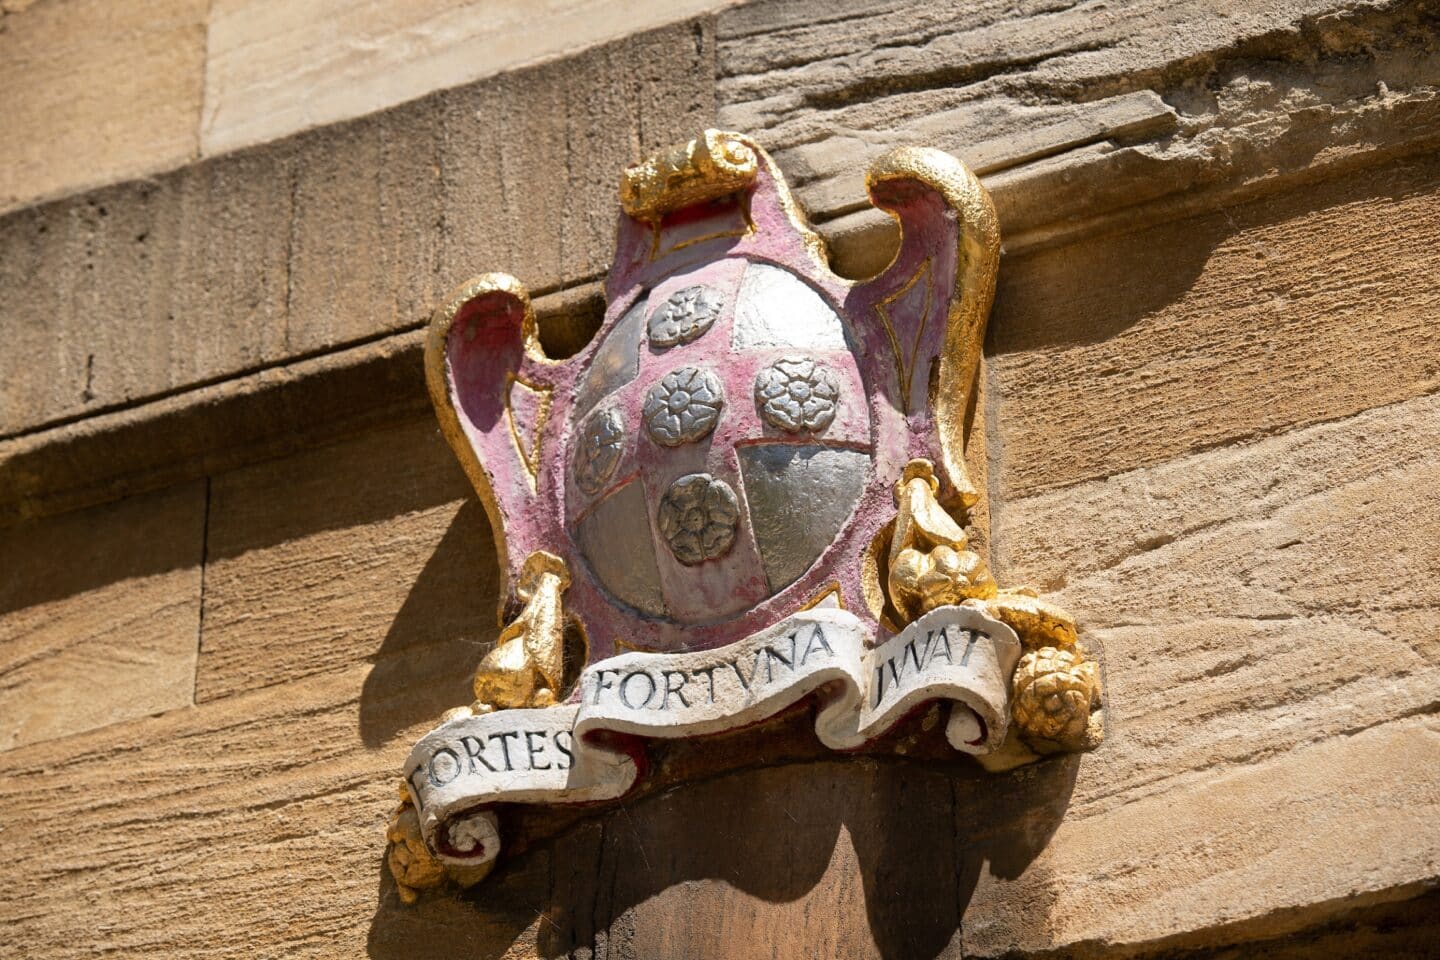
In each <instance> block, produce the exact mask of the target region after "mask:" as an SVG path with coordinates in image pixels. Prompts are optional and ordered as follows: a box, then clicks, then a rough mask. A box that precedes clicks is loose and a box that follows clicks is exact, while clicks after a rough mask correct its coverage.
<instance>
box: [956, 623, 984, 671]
mask: <svg viewBox="0 0 1440 960" xmlns="http://www.w3.org/2000/svg"><path fill="white" fill-rule="evenodd" d="M981 636H982V634H981V633H980V632H979V631H978V630H971V631H970V639H969V641H967V642H966V644H965V653H964V654H962V655H961V657H960V666H962V667H963V666H965V665H966V664H967V663H969V662H970V653H971V651H973V650H974V649H975V642H976V641H977V640H979V639H980V637H981Z"/></svg>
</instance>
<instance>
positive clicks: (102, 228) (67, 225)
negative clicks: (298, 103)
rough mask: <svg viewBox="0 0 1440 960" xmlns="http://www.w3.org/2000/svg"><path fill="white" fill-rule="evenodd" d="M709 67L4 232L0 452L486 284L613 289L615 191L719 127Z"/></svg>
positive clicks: (535, 77)
mask: <svg viewBox="0 0 1440 960" xmlns="http://www.w3.org/2000/svg"><path fill="white" fill-rule="evenodd" d="M713 57H714V43H713V40H712V39H711V38H710V34H709V33H708V31H707V30H706V29H705V28H704V27H703V25H692V24H680V25H676V26H673V27H668V28H663V29H660V30H657V31H654V32H651V33H645V34H640V35H637V36H634V37H630V38H627V39H625V40H621V41H617V42H616V43H613V44H610V45H608V46H604V47H599V48H597V49H595V50H592V51H590V52H588V53H585V54H583V55H580V56H578V57H574V58H570V59H566V60H561V61H556V62H554V63H549V64H545V65H542V66H538V67H534V68H531V69H528V70H523V71H519V72H516V73H511V74H506V75H504V76H502V77H498V78H495V79H493V80H489V81H484V82H481V83H478V84H475V85H472V86H470V87H462V88H459V89H456V90H451V91H446V92H443V93H438V94H435V95H434V96H432V97H430V98H427V99H425V100H421V101H419V102H416V103H412V104H407V105H405V106H402V107H397V108H395V109H393V110H391V111H389V112H387V113H384V114H379V115H376V116H374V117H369V118H366V119H363V120H359V121H355V122H354V123H351V124H348V125H343V126H339V127H331V128H326V129H324V130H321V131H317V132H314V133H311V134H306V135H304V136H301V137H297V138H293V139H291V140H286V141H281V142H278V143H275V144H271V145H267V146H264V147H259V148H256V149H254V150H249V151H243V152H240V153H236V154H232V155H229V156H225V157H221V158H217V159H211V160H207V161H204V162H201V163H199V164H196V165H193V166H191V167H187V168H185V169H183V170H180V171H177V172H175V173H172V174H169V175H166V176H164V177H160V178H158V179H157V180H154V181H147V182H140V183H132V184H125V185H121V186H117V187H112V188H108V189H106V190H102V191H97V192H96V193H93V194H91V195H89V196H85V197H80V198H74V199H70V200H65V201H61V202H57V203H54V204H50V205H48V206H45V207H40V208H35V209H31V210H24V211H20V212H17V213H15V214H12V215H10V216H8V217H6V218H4V219H3V220H0V288H3V290H4V295H3V299H0V327H3V329H4V330H5V332H6V335H7V337H8V339H9V343H8V344H7V345H8V346H10V347H11V349H8V350H6V351H5V352H4V354H3V355H0V391H3V392H0V435H10V434H15V433H19V432H22V431H26V430H33V429H35V428H37V427H39V426H42V425H46V424H53V423H55V422H57V421H62V420H66V419H70V418H74V417H79V416H84V415H89V414H94V413H96V412H99V411H108V410H112V409H115V408H117V407H123V406H128V405H132V404H135V403H137V402H140V401H144V400H149V399H155V398H157V397H161V396H164V395H166V394H168V393H171V392H174V391H178V390H182V389H187V388H194V387H197V386H201V385H203V384H206V383H210V382H214V381H217V380H222V379H227V378H231V377H234V376H237V375H241V374H245V373H248V372H252V371H255V370H257V369H265V368H268V367H272V366H275V365H278V364H282V363H286V362H292V361H295V360H297V359H300V358H303V357H306V356H309V355H311V354H314V353H316V352H319V351H323V350H334V349H336V348H340V347H344V346H346V345H349V344H354V343H356V342H357V341H364V340H367V339H371V338H374V337H376V336H378V335H382V334H386V333H391V332H395V331H400V330H407V329H414V328H416V327H418V326H420V325H421V324H422V323H423V322H424V321H425V320H426V313H427V311H428V309H429V306H430V305H431V304H433V303H434V302H436V301H438V300H439V299H440V298H441V297H442V296H443V295H444V293H445V291H446V290H447V289H448V288H449V287H452V286H454V285H456V284H458V283H460V282H461V281H463V280H465V279H467V278H468V277H470V276H473V275H475V274H477V273H481V272H484V271H487V270H497V269H503V270H507V271H510V272H512V273H515V274H516V275H517V276H519V277H520V278H521V279H522V280H523V281H524V282H526V283H527V284H528V285H529V287H530V289H531V291H532V292H533V293H544V292H546V291H550V290H555V289H558V288H560V287H562V286H572V285H575V284H576V283H579V282H581V281H585V280H589V279H593V278H595V277H597V276H599V275H600V274H601V272H602V271H603V270H604V268H605V266H606V265H607V264H608V263H609V260H610V256H611V249H612V247H613V243H614V236H613V233H614V223H615V215H616V214H615V178H616V176H617V171H618V170H620V169H621V168H622V167H623V166H624V165H625V164H626V163H628V162H630V160H632V159H633V158H634V157H635V156H637V155H639V153H640V152H642V151H644V150H649V149H654V148H656V147H659V146H662V145H665V144H667V143H669V142H671V141H672V140H676V139H681V138H683V137H684V136H686V135H689V134H690V133H692V132H693V131H694V130H696V129H698V128H700V127H703V126H704V125H705V124H706V123H707V122H709V120H710V119H711V116H712V114H713V99H712V87H713V79H712V74H713ZM637 63H644V64H646V65H647V69H646V70H644V71H637V70H636V69H635V65H636V64H637ZM101 317H103V318H104V322H97V318H101Z"/></svg>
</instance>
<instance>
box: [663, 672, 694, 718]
mask: <svg viewBox="0 0 1440 960" xmlns="http://www.w3.org/2000/svg"><path fill="white" fill-rule="evenodd" d="M663 673H664V677H665V695H664V696H663V697H662V698H661V699H660V709H661V710H669V709H670V694H672V693H673V694H675V699H676V700H679V701H680V703H681V705H682V706H686V707H688V706H690V701H689V700H686V699H685V694H683V693H681V692H680V691H681V690H683V689H684V688H685V684H687V683H689V682H690V675H689V674H687V673H686V672H685V671H684V670H666V671H664V672H663ZM671 677H679V678H680V686H678V687H672V686H670V678H671Z"/></svg>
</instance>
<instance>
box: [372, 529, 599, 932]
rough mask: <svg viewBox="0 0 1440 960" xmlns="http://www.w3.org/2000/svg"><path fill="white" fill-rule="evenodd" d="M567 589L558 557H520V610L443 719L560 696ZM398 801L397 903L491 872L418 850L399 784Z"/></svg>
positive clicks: (412, 814)
mask: <svg viewBox="0 0 1440 960" xmlns="http://www.w3.org/2000/svg"><path fill="white" fill-rule="evenodd" d="M569 586H570V570H569V568H568V567H567V566H566V565H565V561H563V560H561V559H560V558H559V557H557V556H555V555H554V554H551V553H546V552H544V551H543V550H537V551H535V552H534V553H532V554H530V555H529V556H528V557H526V558H525V566H524V568H523V569H522V570H521V572H520V582H519V585H518V589H517V593H518V594H519V597H520V599H521V600H522V601H524V604H525V606H524V608H523V609H522V610H521V611H520V615H519V616H518V617H516V618H515V619H514V620H513V621H511V622H510V624H509V625H508V626H506V627H505V629H504V630H502V631H501V632H500V636H499V638H498V639H497V641H496V643H495V648H494V649H493V650H491V651H490V652H489V653H488V654H487V655H486V656H485V659H483V660H481V661H480V666H479V667H477V668H476V670H475V684H474V688H475V702H474V703H472V704H470V705H469V706H466V707H456V708H455V709H453V710H449V711H446V713H445V715H444V717H443V720H452V719H455V718H456V717H463V716H473V715H474V714H477V713H489V712H490V711H492V710H510V709H518V708H522V707H548V706H551V705H552V704H554V703H556V702H557V701H558V700H559V699H560V698H561V697H563V696H564V695H565V675H566V670H565V666H566V663H565V609H564V605H563V604H562V602H561V599H560V597H561V594H562V593H564V592H565V589H566V588H567V587H569ZM581 659H582V660H583V659H584V657H583V656H582V657H581ZM400 797H401V801H400V806H399V807H397V808H396V810H395V812H394V813H393V814H392V815H391V818H390V825H389V828H388V829H387V831H386V839H387V840H388V841H389V843H390V847H389V851H388V853H387V854H386V857H385V863H386V865H387V866H388V867H389V869H390V873H391V875H392V876H394V878H395V883H396V886H397V888H398V890H399V892H400V899H401V900H403V901H404V902H405V903H407V904H409V903H414V902H415V901H416V899H417V898H418V896H419V893H418V891H420V890H426V889H431V888H434V887H438V886H441V885H442V884H444V883H445V882H446V881H447V880H449V881H450V882H452V883H455V884H457V885H459V886H462V887H467V886H470V885H471V884H474V883H478V882H479V881H480V880H482V879H483V878H484V877H485V875H486V874H487V873H489V872H490V867H491V864H485V865H482V866H479V867H457V866H452V865H450V864H445V863H442V862H441V861H440V860H438V859H437V858H436V857H435V855H434V854H433V853H431V851H430V848H429V847H427V846H426V845H425V841H424V839H423V838H422V836H421V833H420V820H419V817H418V816H417V814H416V811H415V808H414V806H413V805H412V803H411V800H410V794H409V792H408V790H407V789H406V787H405V785H404V784H403V783H402V784H401V786H400Z"/></svg>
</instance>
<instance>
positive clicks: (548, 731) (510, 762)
mask: <svg viewBox="0 0 1440 960" xmlns="http://www.w3.org/2000/svg"><path fill="white" fill-rule="evenodd" d="M869 635H870V628H868V627H867V626H866V625H865V624H864V623H863V622H862V621H861V620H860V619H859V618H858V617H856V616H855V615H854V614H852V613H850V612H848V611H846V610H842V609H837V608H816V609H812V610H808V611H804V612H802V613H797V614H794V615H793V616H790V617H787V618H786V619H784V620H782V621H780V622H779V623H777V624H775V625H774V626H773V627H770V628H769V629H766V630H763V631H760V632H759V633H757V634H755V635H753V636H751V637H747V638H746V639H744V640H740V641H737V642H736V643H733V644H730V645H729V646H725V647H720V648H717V649H712V650H704V651H698V652H692V653H627V654H623V655H621V656H617V657H611V658H610V659H607V660H602V661H600V662H598V663H594V664H591V665H590V666H588V667H586V668H585V670H584V671H583V673H582V674H581V677H580V682H579V684H578V685H577V688H576V689H577V694H576V695H575V696H572V698H571V700H570V702H567V703H564V704H559V705H556V706H552V707H544V708H538V709H517V710H501V711H496V712H493V713H486V714H481V715H477V716H468V717H462V718H458V719H455V720H451V721H449V722H447V723H445V724H442V725H441V726H440V727H438V728H436V729H435V730H433V731H431V732H430V733H429V734H427V735H426V736H425V737H423V738H422V739H421V740H420V742H419V743H417V744H416V745H415V748H414V749H413V750H412V751H411V752H410V757H409V759H408V760H407V761H406V764H405V779H406V783H407V784H408V787H409V791H410V796H411V799H412V800H413V802H414V803H415V806H416V808H417V809H418V811H419V813H420V818H421V823H422V830H423V832H424V834H425V839H426V840H427V841H428V842H429V843H430V844H431V846H432V848H433V849H434V850H435V851H436V852H437V853H438V854H439V855H440V856H441V858H442V859H446V860H452V861H458V862H464V863H470V864H473V863H475V862H476V861H477V859H481V860H487V861H488V860H492V859H494V857H495V856H496V855H497V854H498V853H499V847H500V844H499V841H498V837H497V836H496V835H495V832H494V820H493V818H492V817H485V816H483V814H482V815H481V816H479V817H477V816H476V814H477V813H481V812H482V811H481V810H480V808H483V807H484V806H486V805H488V804H492V803H500V802H519V803H587V802H592V801H596V800H609V799H613V798H615V797H619V796H621V795H622V794H624V793H625V792H626V791H627V790H629V789H630V787H631V786H632V785H633V784H634V783H635V780H636V778H637V776H638V775H639V771H640V768H639V766H638V765H637V763H636V759H635V754H633V753H631V752H628V751H627V749H626V747H625V744H626V742H627V738H649V739H668V738H678V737H695V736H703V735H705V734H710V733H719V732H721V731H725V730H731V729H734V728H736V727H741V726H745V725H747V724H751V723H755V722H756V721H759V720H763V719H765V718H766V717H769V716H772V715H774V714H775V713H778V712H779V711H781V710H783V709H785V708H786V707H788V706H791V705H792V704H794V703H796V702H798V701H800V700H801V699H803V698H805V697H806V696H809V695H811V694H817V696H818V697H819V699H820V709H819V711H818V713H817V715H816V720H815V732H816V735H817V736H818V737H819V738H820V741H821V742H822V743H824V744H825V745H826V746H827V747H830V748H831V749H834V750H851V749H854V748H856V747H859V746H862V745H863V744H865V743H866V742H867V741H869V740H873V739H875V738H876V737H878V736H880V735H881V734H883V733H885V732H886V731H887V730H889V729H890V727H892V726H893V725H894V724H895V723H896V722H897V721H898V720H899V719H900V718H901V717H903V716H904V715H905V714H906V713H907V712H909V711H910V710H911V709H913V708H914V707H916V706H917V705H919V704H921V703H923V702H926V701H930V700H949V701H952V704H953V705H952V707H951V712H950V719H949V722H948V724H947V726H946V737H947V739H948V740H949V742H950V744H951V745H952V746H953V747H955V749H956V750H959V751H963V752H965V753H971V754H983V753H988V752H990V751H991V750H994V749H996V748H998V747H999V746H1000V744H1001V743H1002V742H1004V740H1005V733H1006V726H1007V723H1008V719H1009V716H1010V710H1009V702H1008V694H1007V691H1008V689H1009V685H1010V675H1011V673H1012V672H1013V671H1014V669H1015V664H1016V661H1017V660H1018V659H1019V657H1020V642H1019V640H1018V639H1017V638H1016V636H1015V633H1014V631H1012V630H1011V629H1010V628H1009V627H1008V626H1006V625H1005V624H1003V623H1001V622H999V621H998V620H994V619H992V618H991V617H988V616H986V615H985V614H984V613H983V612H981V611H979V610H976V609H974V608H971V607H966V606H947V607H940V608H938V609H936V610H933V611H931V612H930V613H928V614H926V615H924V616H922V617H921V618H919V619H918V620H916V621H915V622H914V623H912V624H910V626H908V627H906V628H905V629H904V630H902V631H901V632H900V633H899V634H897V635H896V636H894V637H892V638H891V639H889V640H887V641H886V642H884V643H882V644H880V645H879V646H877V647H875V648H873V649H868V648H867V646H866V641H867V638H868V637H869ZM617 734H618V735H621V736H618V737H617V736H614V735H617ZM630 742H632V743H633V742H634V741H633V740H631V741H630ZM452 820H453V822H452ZM478 847H483V852H482V851H481V850H480V849H477V848H478ZM477 854H478V855H479V856H478V857H477Z"/></svg>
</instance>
